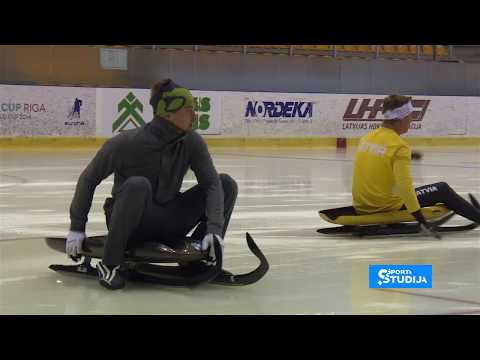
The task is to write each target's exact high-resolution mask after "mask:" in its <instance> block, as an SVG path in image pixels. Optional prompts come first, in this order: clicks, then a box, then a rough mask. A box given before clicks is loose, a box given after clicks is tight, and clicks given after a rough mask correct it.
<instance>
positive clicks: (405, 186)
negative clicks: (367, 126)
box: [352, 127, 420, 214]
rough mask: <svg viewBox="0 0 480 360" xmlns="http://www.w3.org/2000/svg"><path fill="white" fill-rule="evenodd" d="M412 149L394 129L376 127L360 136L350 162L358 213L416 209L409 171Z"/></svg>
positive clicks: (354, 199) (355, 205)
mask: <svg viewBox="0 0 480 360" xmlns="http://www.w3.org/2000/svg"><path fill="white" fill-rule="evenodd" d="M411 157H412V152H411V150H410V146H409V145H408V143H407V142H406V141H405V140H403V139H402V138H401V137H400V135H398V134H397V133H396V132H395V131H394V130H392V129H389V128H384V127H380V128H378V129H376V130H374V131H372V132H370V133H368V134H366V135H365V136H363V137H362V138H361V139H360V143H359V145H358V148H357V152H356V154H355V162H354V165H353V182H352V195H353V207H354V208H355V210H356V211H357V212H358V213H359V214H365V213H375V212H384V211H393V210H399V209H400V208H401V207H402V206H403V205H405V206H406V207H407V210H408V211H409V212H410V213H412V212H415V211H417V210H419V209H420V205H419V203H418V199H417V195H416V193H415V189H414V187H413V181H412V174H411Z"/></svg>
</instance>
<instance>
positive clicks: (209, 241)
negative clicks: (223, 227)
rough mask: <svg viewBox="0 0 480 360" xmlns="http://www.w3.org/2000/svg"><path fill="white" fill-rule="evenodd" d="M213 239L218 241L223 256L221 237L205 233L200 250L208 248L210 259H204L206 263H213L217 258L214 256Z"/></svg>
mask: <svg viewBox="0 0 480 360" xmlns="http://www.w3.org/2000/svg"><path fill="white" fill-rule="evenodd" d="M214 239H217V240H218V241H219V242H220V245H221V248H222V258H223V239H222V238H221V237H220V236H219V235H217V234H212V233H210V234H207V235H205V237H204V238H203V240H202V251H205V250H209V253H208V256H209V257H210V259H211V261H205V262H206V263H207V265H215V264H216V263H217V259H216V257H215V246H214Z"/></svg>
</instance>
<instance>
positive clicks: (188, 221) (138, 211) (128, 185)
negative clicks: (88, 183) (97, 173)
mask: <svg viewBox="0 0 480 360" xmlns="http://www.w3.org/2000/svg"><path fill="white" fill-rule="evenodd" d="M219 176H220V181H221V183H222V187H223V192H224V217H225V223H224V227H223V232H222V234H221V235H222V238H224V237H225V232H226V231H227V227H228V223H229V221H230V217H231V215H232V212H233V207H234V206H235V201H236V199H237V193H238V187H237V183H236V182H235V180H233V179H232V178H231V177H230V176H229V175H226V174H220V175H219ZM152 199H153V196H152V186H151V184H150V182H149V181H148V180H147V179H146V178H145V177H141V176H132V177H130V178H128V179H127V180H126V181H125V182H124V183H123V184H122V187H121V189H120V191H119V192H118V193H117V194H116V196H115V201H112V199H107V201H106V202H105V205H104V210H105V216H106V220H107V227H108V230H109V232H108V237H107V242H106V244H105V249H104V254H103V262H104V263H105V264H107V265H119V264H121V263H123V261H124V253H125V250H126V249H127V248H131V247H136V246H139V245H140V243H139V241H142V242H145V241H149V242H150V241H152V242H160V243H163V244H165V245H171V244H172V242H173V241H175V240H176V239H183V238H184V237H185V236H186V235H187V234H188V233H189V232H190V231H191V230H192V229H193V228H194V227H195V226H196V225H197V224H198V226H197V228H196V229H195V231H194V232H193V234H192V238H195V239H203V237H204V236H205V235H206V229H207V226H206V218H205V207H206V193H205V191H204V190H202V189H201V188H200V186H199V185H196V186H193V187H192V188H190V189H189V190H187V191H185V192H184V193H179V194H178V195H177V196H176V197H175V199H173V200H171V201H170V202H168V203H167V204H165V205H164V206H159V205H157V204H155V203H154V202H153V200H152ZM135 242H136V243H135Z"/></svg>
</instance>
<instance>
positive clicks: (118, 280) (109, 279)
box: [97, 261, 125, 290]
mask: <svg viewBox="0 0 480 360" xmlns="http://www.w3.org/2000/svg"><path fill="white" fill-rule="evenodd" d="M119 270H120V265H117V266H115V267H109V266H107V265H105V264H104V263H102V262H101V261H100V262H99V263H98V264H97V271H98V279H99V281H100V284H101V285H102V286H104V287H106V288H107V289H110V290H117V289H121V288H123V287H124V286H125V280H124V279H123V277H122V275H121V274H120V271H119Z"/></svg>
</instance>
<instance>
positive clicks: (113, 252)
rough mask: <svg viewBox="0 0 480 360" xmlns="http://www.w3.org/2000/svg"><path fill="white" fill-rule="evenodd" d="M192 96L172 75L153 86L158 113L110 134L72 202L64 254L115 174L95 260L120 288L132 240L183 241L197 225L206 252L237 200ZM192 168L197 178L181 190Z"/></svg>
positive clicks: (76, 247) (71, 250) (77, 241)
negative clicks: (196, 126) (202, 130)
mask: <svg viewBox="0 0 480 360" xmlns="http://www.w3.org/2000/svg"><path fill="white" fill-rule="evenodd" d="M194 101H195V99H194V98H193V96H192V94H191V93H190V91H189V90H188V89H186V88H184V87H181V86H179V85H177V84H175V83H174V82H173V81H172V80H170V79H168V80H162V81H160V82H158V83H156V84H155V85H154V86H153V87H152V89H151V99H150V105H151V106H152V107H153V112H154V118H153V120H152V121H151V122H149V123H147V124H146V125H144V126H142V127H140V128H137V129H134V130H128V131H123V132H121V133H120V134H118V135H116V136H114V137H113V138H111V139H109V140H107V141H106V142H105V144H104V145H103V146H102V148H101V149H100V150H99V151H98V152H97V154H96V155H95V157H94V158H93V160H92V161H91V162H90V163H89V164H88V166H87V167H86V168H85V170H84V171H83V172H82V173H81V175H80V177H79V179H78V183H77V186H76V190H75V195H74V197H73V200H72V203H71V206H70V219H71V223H70V232H69V233H68V236H67V242H66V253H67V254H68V255H70V256H73V257H75V256H77V255H78V254H79V253H80V252H81V249H82V243H83V241H84V240H85V238H86V234H85V226H86V223H87V221H88V213H89V211H90V207H91V204H92V199H93V194H94V192H95V188H96V187H97V186H98V185H99V184H100V182H101V181H102V180H104V179H105V178H107V177H108V176H110V175H111V174H112V173H113V174H114V185H113V188H112V198H108V199H107V201H106V202H105V205H104V210H105V214H106V221H107V227H108V230H109V231H108V237H107V241H106V243H105V249H104V254H103V259H102V261H100V262H99V263H98V264H97V271H98V275H99V281H100V284H102V285H103V286H105V287H106V288H108V289H120V288H123V287H124V286H125V280H124V278H123V277H122V275H121V273H120V272H119V269H120V266H121V265H122V264H123V262H124V254H125V250H126V249H127V248H131V247H135V246H138V245H139V244H135V243H133V241H137V240H138V239H141V241H157V242H161V243H164V244H166V245H168V244H172V242H173V241H175V239H183V238H184V237H185V236H186V235H187V234H188V233H189V232H190V231H191V230H192V229H193V228H195V226H197V225H198V226H197V228H196V229H195V231H194V232H193V234H192V238H193V239H197V240H198V246H199V248H201V249H202V250H207V249H208V248H212V247H213V246H212V245H213V242H214V238H216V239H217V240H218V241H219V242H220V243H221V244H222V249H223V238H224V237H225V232H226V230H227V227H228V223H229V220H230V216H231V214H232V211H233V208H234V205H235V201H236V198H237V192H238V188H237V184H236V182H235V180H233V179H232V178H231V177H230V176H229V175H226V174H220V175H219V174H218V173H217V171H216V169H215V166H214V164H213V161H212V158H211V156H210V153H209V151H208V148H207V144H206V143H205V141H204V139H203V138H202V137H201V136H200V135H199V134H198V133H197V132H195V131H193V130H192V125H193V120H194V117H195V113H194V109H193V108H194ZM188 169H191V170H192V171H193V172H194V174H195V176H196V178H197V182H198V184H197V185H195V186H193V187H192V188H190V189H189V190H187V191H185V192H183V193H181V192H180V188H181V186H182V182H183V178H184V177H185V174H186V173H187V171H188Z"/></svg>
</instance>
